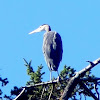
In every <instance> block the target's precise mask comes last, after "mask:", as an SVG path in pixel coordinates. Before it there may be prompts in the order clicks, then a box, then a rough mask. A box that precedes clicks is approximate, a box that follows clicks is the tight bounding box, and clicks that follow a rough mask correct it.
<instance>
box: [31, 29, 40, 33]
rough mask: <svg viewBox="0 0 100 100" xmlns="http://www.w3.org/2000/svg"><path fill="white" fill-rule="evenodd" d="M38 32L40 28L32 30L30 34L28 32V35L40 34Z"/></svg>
mask: <svg viewBox="0 0 100 100" xmlns="http://www.w3.org/2000/svg"><path fill="white" fill-rule="evenodd" d="M40 31H41V30H40V28H37V29H35V30H33V31H32V32H30V33H29V34H33V33H36V32H40Z"/></svg>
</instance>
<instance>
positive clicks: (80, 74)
mask: <svg viewBox="0 0 100 100" xmlns="http://www.w3.org/2000/svg"><path fill="white" fill-rule="evenodd" d="M88 62H89V63H90V64H89V65H88V66H87V67H85V68H84V69H82V70H81V71H79V72H78V73H76V75H75V76H74V77H72V78H71V79H70V80H69V82H68V84H67V86H66V88H65V90H64V92H63V95H62V96H61V100H68V98H69V97H70V96H71V94H72V92H73V90H74V88H75V86H76V85H77V84H78V83H79V80H80V77H83V76H84V75H85V73H86V72H87V71H89V70H91V69H92V68H93V67H94V66H96V65H97V64H99V63H100V58H99V59H97V60H95V61H93V62H91V61H88Z"/></svg>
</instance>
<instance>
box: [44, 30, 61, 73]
mask: <svg viewBox="0 0 100 100" xmlns="http://www.w3.org/2000/svg"><path fill="white" fill-rule="evenodd" d="M43 53H44V57H45V60H46V63H47V65H48V67H49V70H50V71H57V70H58V67H59V63H60V61H61V60H62V41H61V37H60V35H59V34H58V33H57V32H53V31H49V32H46V33H45V34H44V40H43Z"/></svg>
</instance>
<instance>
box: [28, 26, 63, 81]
mask: <svg viewBox="0 0 100 100" xmlns="http://www.w3.org/2000/svg"><path fill="white" fill-rule="evenodd" d="M41 31H46V33H45V34H44V38H43V53H44V57H45V60H46V63H47V65H48V67H49V70H50V80H51V72H52V71H57V72H58V67H59V64H60V61H61V60H62V53H63V47H62V40H61V37H60V35H59V34H58V33H57V32H55V31H51V28H50V26H49V25H47V24H43V25H41V26H40V27H39V28H37V29H36V30H34V31H32V32H30V33H29V34H33V33H36V32H41Z"/></svg>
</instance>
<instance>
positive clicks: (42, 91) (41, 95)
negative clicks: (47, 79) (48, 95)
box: [41, 85, 45, 100]
mask: <svg viewBox="0 0 100 100" xmlns="http://www.w3.org/2000/svg"><path fill="white" fill-rule="evenodd" d="M43 86H44V87H43V91H42V94H41V100H42V98H43V93H44V91H45V85H43Z"/></svg>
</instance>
